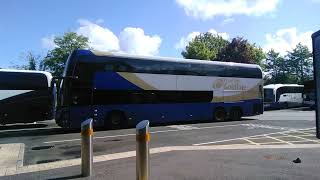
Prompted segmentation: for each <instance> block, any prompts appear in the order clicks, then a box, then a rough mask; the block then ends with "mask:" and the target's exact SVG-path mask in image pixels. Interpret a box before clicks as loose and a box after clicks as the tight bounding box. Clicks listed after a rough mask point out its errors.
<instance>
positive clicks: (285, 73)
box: [264, 49, 297, 84]
mask: <svg viewBox="0 0 320 180" xmlns="http://www.w3.org/2000/svg"><path fill="white" fill-rule="evenodd" d="M264 70H265V72H266V73H267V77H268V79H266V84H278V83H296V82H297V79H296V77H295V76H293V75H292V74H291V73H290V68H288V61H287V59H285V58H284V57H282V56H281V55H280V53H277V52H275V51H274V50H273V49H271V50H270V51H269V52H268V53H267V55H266V60H265V64H264Z"/></svg>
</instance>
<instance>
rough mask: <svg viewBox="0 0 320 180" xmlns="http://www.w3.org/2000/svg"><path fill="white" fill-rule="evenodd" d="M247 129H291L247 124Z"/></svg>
mask: <svg viewBox="0 0 320 180" xmlns="http://www.w3.org/2000/svg"><path fill="white" fill-rule="evenodd" d="M248 127H249V128H248V129H255V128H265V129H277V130H278V129H279V130H292V129H293V128H289V127H281V126H270V125H264V124H248Z"/></svg>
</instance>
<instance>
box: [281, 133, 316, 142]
mask: <svg viewBox="0 0 320 180" xmlns="http://www.w3.org/2000/svg"><path fill="white" fill-rule="evenodd" d="M280 134H283V135H288V136H290V137H294V138H297V139H303V140H305V141H312V142H316V143H320V141H317V140H313V139H307V138H304V137H300V136H294V135H289V134H285V133H280Z"/></svg>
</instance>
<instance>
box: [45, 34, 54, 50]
mask: <svg viewBox="0 0 320 180" xmlns="http://www.w3.org/2000/svg"><path fill="white" fill-rule="evenodd" d="M41 44H42V47H43V48H44V49H48V50H49V49H53V48H55V47H57V45H56V44H55V43H54V35H51V36H49V37H44V38H42V39H41Z"/></svg>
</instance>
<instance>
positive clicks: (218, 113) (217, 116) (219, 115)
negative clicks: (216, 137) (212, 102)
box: [213, 107, 227, 121]
mask: <svg viewBox="0 0 320 180" xmlns="http://www.w3.org/2000/svg"><path fill="white" fill-rule="evenodd" d="M226 118H227V113H226V110H225V109H224V108H223V107H216V108H215V109H214V111H213V119H214V120H216V121H225V120H226Z"/></svg>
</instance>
